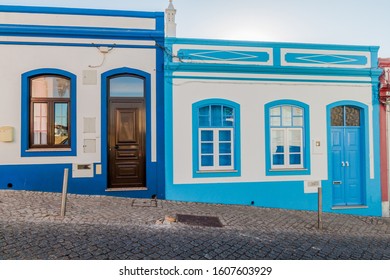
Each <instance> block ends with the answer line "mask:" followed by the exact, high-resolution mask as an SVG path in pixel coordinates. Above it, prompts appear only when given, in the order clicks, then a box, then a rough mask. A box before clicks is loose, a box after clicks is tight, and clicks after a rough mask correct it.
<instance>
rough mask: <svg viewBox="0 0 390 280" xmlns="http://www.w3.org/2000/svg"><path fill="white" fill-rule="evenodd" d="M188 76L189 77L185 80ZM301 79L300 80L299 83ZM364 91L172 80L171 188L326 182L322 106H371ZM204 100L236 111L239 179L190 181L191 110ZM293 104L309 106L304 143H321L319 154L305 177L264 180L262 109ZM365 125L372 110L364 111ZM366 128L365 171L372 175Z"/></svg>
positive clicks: (308, 85)
mask: <svg viewBox="0 0 390 280" xmlns="http://www.w3.org/2000/svg"><path fill="white" fill-rule="evenodd" d="M188 75H191V76H192V74H188ZM302 79H304V77H302ZM371 96H372V94H371V86H370V85H352V84H329V83H322V84H318V83H298V82H294V83H282V82H280V83H270V82H257V81H227V80H225V81H221V80H218V81H212V80H185V79H174V80H173V133H174V135H173V149H174V150H173V162H174V166H173V170H174V183H175V184H185V183H194V182H199V183H202V182H256V181H286V180H322V179H327V174H328V166H327V122H326V106H327V105H328V104H330V103H333V102H337V101H341V100H354V101H359V102H361V103H364V104H370V103H371ZM209 98H224V99H228V100H231V101H234V102H237V103H239V104H240V111H241V177H227V178H223V177H218V178H193V174H192V172H193V169H192V115H191V112H192V104H193V103H195V102H197V101H200V100H204V99H209ZM279 99H293V100H297V101H301V102H304V103H306V104H308V105H309V106H310V129H311V131H310V138H311V140H314V139H315V140H317V141H321V145H322V147H323V150H322V151H320V153H319V154H313V149H312V148H311V153H312V154H311V155H310V156H311V175H306V176H302V175H300V176H283V177H282V176H266V175H265V171H266V167H265V161H266V159H265V149H266V147H265V139H264V134H265V130H264V116H265V113H264V104H266V103H268V102H271V101H275V100H279ZM369 109H370V112H369V116H370V120H369V123H371V121H372V120H371V118H372V116H371V112H372V108H371V107H369ZM372 133H373V132H372V128H370V131H369V139H370V152H369V154H370V167H371V168H370V170H371V174H373V159H372V150H373V146H372V138H373V135H372Z"/></svg>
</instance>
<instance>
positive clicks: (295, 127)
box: [265, 100, 310, 175]
mask: <svg viewBox="0 0 390 280" xmlns="http://www.w3.org/2000/svg"><path fill="white" fill-rule="evenodd" d="M265 110H266V122H265V127H266V135H267V137H266V145H267V149H266V156H267V159H266V165H267V175H298V174H299V175H302V174H309V173H310V145H308V143H309V139H310V138H309V130H308V129H309V128H308V123H309V120H308V118H309V116H308V115H309V110H308V106H307V105H306V104H303V103H300V102H297V101H294V100H280V101H274V102H271V103H268V104H266V105H265Z"/></svg>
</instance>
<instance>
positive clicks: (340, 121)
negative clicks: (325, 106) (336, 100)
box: [331, 106, 344, 126]
mask: <svg viewBox="0 0 390 280" xmlns="http://www.w3.org/2000/svg"><path fill="white" fill-rule="evenodd" d="M331 120H332V121H331V123H332V126H344V107H343V106H339V107H335V108H332V111H331Z"/></svg>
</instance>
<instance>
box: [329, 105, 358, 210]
mask: <svg viewBox="0 0 390 280" xmlns="http://www.w3.org/2000/svg"><path fill="white" fill-rule="evenodd" d="M360 116H361V113H360V109H358V108H355V107H349V106H340V107H336V108H333V109H332V128H331V150H332V158H331V160H332V186H333V188H332V191H333V192H332V193H333V205H334V206H351V205H361V204H363V191H362V190H363V179H364V174H363V170H364V169H363V168H362V158H361V154H362V150H361V148H362V136H361V135H362V133H361V132H362V131H361V127H360V123H361V122H360Z"/></svg>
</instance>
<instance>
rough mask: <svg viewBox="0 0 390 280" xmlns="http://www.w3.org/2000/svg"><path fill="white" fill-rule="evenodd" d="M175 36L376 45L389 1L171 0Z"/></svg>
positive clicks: (76, 0)
mask: <svg viewBox="0 0 390 280" xmlns="http://www.w3.org/2000/svg"><path fill="white" fill-rule="evenodd" d="M168 4H169V0H0V5H20V6H45V7H74V8H92V9H113V10H133V11H153V12H156V11H164V10H165V8H166V7H167V6H168ZM173 4H174V6H175V8H176V10H177V15H176V23H177V37H181V38H206V39H210V38H213V39H229V40H247V41H267V42H270V41H271V42H297V43H320V44H341V45H370V46H380V50H379V56H380V57H390V36H389V35H388V34H387V33H389V31H388V30H390V20H389V18H390V1H389V0H321V1H319V0H295V1H292V0H208V1H207V0H173Z"/></svg>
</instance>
